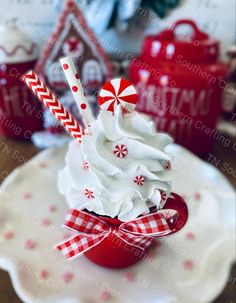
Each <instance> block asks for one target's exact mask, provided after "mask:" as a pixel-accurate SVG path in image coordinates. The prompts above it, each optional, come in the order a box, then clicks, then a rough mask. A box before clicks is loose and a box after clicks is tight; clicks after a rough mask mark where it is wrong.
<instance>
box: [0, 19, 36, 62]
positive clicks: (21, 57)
mask: <svg viewBox="0 0 236 303" xmlns="http://www.w3.org/2000/svg"><path fill="white" fill-rule="evenodd" d="M37 58H38V47H37V44H36V43H35V42H33V41H32V40H31V39H30V38H29V37H28V36H27V35H26V34H25V33H24V32H22V31H21V30H19V28H18V27H17V26H16V24H15V23H14V22H13V21H7V22H5V23H4V24H2V25H1V26H0V63H21V62H28V61H33V60H35V59H37Z"/></svg>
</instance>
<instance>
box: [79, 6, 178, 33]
mask: <svg viewBox="0 0 236 303" xmlns="http://www.w3.org/2000/svg"><path fill="white" fill-rule="evenodd" d="M78 3H80V1H79V0H78ZM179 3H180V0H161V1H160V0H148V1H147V0H128V1H120V0H105V1H104V0H92V1H88V3H87V7H86V5H84V6H83V7H86V10H87V16H88V19H89V20H90V23H91V26H92V28H93V29H94V31H95V32H96V33H97V34H101V33H103V32H104V31H105V30H107V29H110V28H113V27H114V28H116V29H117V30H118V31H121V32H124V31H127V30H129V28H130V27H131V26H132V25H133V24H134V26H135V23H137V24H138V23H139V24H140V23H142V21H143V20H142V19H145V17H147V16H148V14H149V13H151V12H152V13H154V14H155V15H157V16H158V17H160V18H164V17H166V15H167V14H168V12H169V11H170V10H171V9H174V8H175V7H176V6H178V4H179Z"/></svg>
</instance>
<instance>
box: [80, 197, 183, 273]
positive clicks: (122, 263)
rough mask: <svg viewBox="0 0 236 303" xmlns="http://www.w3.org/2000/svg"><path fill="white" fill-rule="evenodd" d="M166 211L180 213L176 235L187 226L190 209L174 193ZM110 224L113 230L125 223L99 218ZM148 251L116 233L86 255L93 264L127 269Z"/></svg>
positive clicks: (173, 229)
mask: <svg viewBox="0 0 236 303" xmlns="http://www.w3.org/2000/svg"><path fill="white" fill-rule="evenodd" d="M164 209H173V210H176V211H177V212H178V219H177V220H176V221H175V223H173V224H172V225H171V224H169V226H170V228H171V230H172V232H171V234H173V233H176V232H177V231H179V230H180V229H182V228H183V226H184V225H185V224H186V222H187V219H188V209H187V205H186V203H185V201H184V200H183V198H182V197H180V196H179V195H177V194H174V193H172V194H171V196H170V197H169V198H168V200H167V201H166V204H165V206H164ZM98 217H99V218H100V219H101V220H103V221H105V222H106V223H108V224H109V225H110V226H111V227H112V228H113V229H117V228H118V227H119V226H120V225H121V224H122V223H123V222H121V221H120V220H118V219H112V218H109V217H104V216H98ZM147 253H148V249H147V250H146V251H143V250H141V249H138V248H136V247H134V246H132V245H129V244H126V243H125V242H123V241H122V240H120V239H119V238H118V237H117V236H116V235H115V234H114V233H112V234H111V236H109V237H107V238H105V239H104V240H103V241H102V242H101V243H100V244H98V245H97V246H95V247H93V248H91V249H90V250H88V251H87V252H85V253H84V255H85V256H86V257H87V258H88V259H89V260H90V261H92V262H93V263H95V264H97V265H100V266H103V267H108V268H125V267H128V266H131V265H133V264H135V263H137V262H139V261H141V260H142V259H144V258H145V256H147Z"/></svg>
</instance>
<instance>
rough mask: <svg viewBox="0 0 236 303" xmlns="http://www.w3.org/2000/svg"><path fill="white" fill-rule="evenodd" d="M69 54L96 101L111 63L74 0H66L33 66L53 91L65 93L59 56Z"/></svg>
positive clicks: (91, 99)
mask: <svg viewBox="0 0 236 303" xmlns="http://www.w3.org/2000/svg"><path fill="white" fill-rule="evenodd" d="M67 55H70V56H72V57H73V60H74V63H75V64H76V66H77V68H78V70H79V73H80V77H81V81H82V84H83V86H84V89H85V92H86V94H87V96H88V98H89V100H90V102H92V103H93V102H95V101H96V95H97V92H98V90H99V89H100V87H101V85H102V84H103V83H104V82H105V81H106V80H107V79H109V78H110V77H111V72H112V68H111V63H110V61H109V59H108V57H107V55H106V54H105V52H104V50H103V48H102V47H101V45H100V44H99V42H98V39H97V38H96V36H95V35H94V33H93V32H92V30H91V29H90V28H89V26H88V24H87V22H86V20H85V18H84V16H83V13H82V12H81V10H80V9H79V7H78V5H77V4H76V2H75V1H72V0H68V1H66V4H65V7H64V9H63V11H62V13H61V15H60V17H59V21H58V24H57V26H56V29H55V31H54V32H53V33H52V35H51V37H50V39H49V42H48V43H47V45H46V47H45V48H44V50H43V52H42V56H41V58H40V60H39V61H38V63H37V66H36V69H37V71H38V72H39V73H40V74H41V76H42V77H43V78H44V80H45V81H46V82H47V84H48V85H49V86H50V87H51V88H52V89H53V90H55V91H56V93H57V94H58V95H62V94H64V93H65V90H67V89H68V84H67V81H66V78H65V76H64V73H63V71H62V68H61V66H60V63H59V59H60V58H61V57H63V56H67Z"/></svg>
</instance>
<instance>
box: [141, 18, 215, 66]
mask: <svg viewBox="0 0 236 303" xmlns="http://www.w3.org/2000/svg"><path fill="white" fill-rule="evenodd" d="M180 25H189V26H191V27H192V35H191V37H190V38H189V39H183V38H181V37H179V36H177V35H176V30H177V27H179V26H180ZM143 55H144V56H145V57H146V56H148V57H151V58H155V59H158V60H163V61H172V62H176V63H178V62H179V61H180V60H181V59H182V60H188V61H190V62H202V63H204V62H214V61H216V60H217V59H218V56H219V41H217V40H214V39H211V38H209V36H208V34H206V33H204V32H202V31H200V30H199V28H198V27H197V25H196V24H195V22H193V21H192V20H188V19H184V20H179V21H177V22H175V23H174V24H173V25H172V26H171V27H170V28H169V29H167V30H164V31H162V32H161V33H159V34H158V35H154V36H147V37H146V38H145V40H144V43H143Z"/></svg>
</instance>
